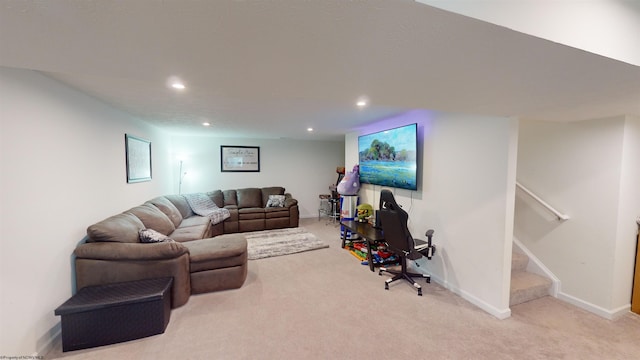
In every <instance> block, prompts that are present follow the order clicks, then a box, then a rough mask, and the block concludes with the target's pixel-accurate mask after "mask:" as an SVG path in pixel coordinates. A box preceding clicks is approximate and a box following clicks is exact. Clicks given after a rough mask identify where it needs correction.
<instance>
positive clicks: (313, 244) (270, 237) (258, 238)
mask: <svg viewBox="0 0 640 360" xmlns="http://www.w3.org/2000/svg"><path fill="white" fill-rule="evenodd" d="M245 238H246V239H247V252H248V255H249V260H256V259H263V258H268V257H273V256H281V255H289V254H295V253H299V252H303V251H310V250H317V249H323V248H328V247H329V245H327V244H325V243H323V242H322V241H321V240H319V239H318V238H317V237H316V236H315V235H313V234H312V233H310V232H308V231H307V230H306V229H305V228H302V227H297V228H287V229H276V230H264V231H254V232H251V233H247V234H246V235H245Z"/></svg>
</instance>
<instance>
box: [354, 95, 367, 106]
mask: <svg viewBox="0 0 640 360" xmlns="http://www.w3.org/2000/svg"><path fill="white" fill-rule="evenodd" d="M368 104H369V101H368V100H367V98H365V97H361V98H360V99H358V102H356V105H357V106H358V107H361V108H362V107H365V106H367V105H368Z"/></svg>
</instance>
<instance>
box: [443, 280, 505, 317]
mask: <svg viewBox="0 0 640 360" xmlns="http://www.w3.org/2000/svg"><path fill="white" fill-rule="evenodd" d="M431 281H435V282H437V283H438V284H440V285H441V286H442V287H444V288H445V289H447V290H449V291H451V292H452V293H454V294H456V295H458V296H460V297H461V298H463V299H465V300H467V301H468V302H470V303H472V304H473V305H475V306H477V307H478V308H480V309H481V310H483V311H485V312H487V313H489V314H491V315H493V316H495V317H496V318H498V319H499V320H504V319H507V318H509V317H511V309H510V308H506V309H502V310H501V309H498V308H496V307H494V306H492V305H490V304H487V303H486V302H484V301H482V300H480V299H478V298H477V297H475V296H473V295H472V294H470V293H468V292H466V291H464V290H462V289H460V288H458V287H456V286H452V285H451V284H450V283H448V282H447V281H444V279H442V278H439V277H437V276H434V275H431Z"/></svg>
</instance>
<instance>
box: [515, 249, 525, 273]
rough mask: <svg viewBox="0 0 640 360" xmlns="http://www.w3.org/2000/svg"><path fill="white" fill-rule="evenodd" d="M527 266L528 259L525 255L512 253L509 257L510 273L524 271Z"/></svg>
mask: <svg viewBox="0 0 640 360" xmlns="http://www.w3.org/2000/svg"><path fill="white" fill-rule="evenodd" d="M527 264H529V257H528V256H527V255H525V254H520V253H517V252H514V253H513V254H512V255H511V272H515V271H525V270H526V269H527Z"/></svg>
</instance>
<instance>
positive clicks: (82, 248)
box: [74, 242, 189, 260]
mask: <svg viewBox="0 0 640 360" xmlns="http://www.w3.org/2000/svg"><path fill="white" fill-rule="evenodd" d="M188 252H189V249H187V248H186V247H185V246H184V245H182V244H181V243H179V242H161V243H152V244H143V243H117V242H95V243H85V244H81V245H78V247H76V249H75V251H74V254H75V256H76V257H77V258H80V259H96V260H165V259H174V258H177V257H179V256H181V255H183V254H186V253H188Z"/></svg>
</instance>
